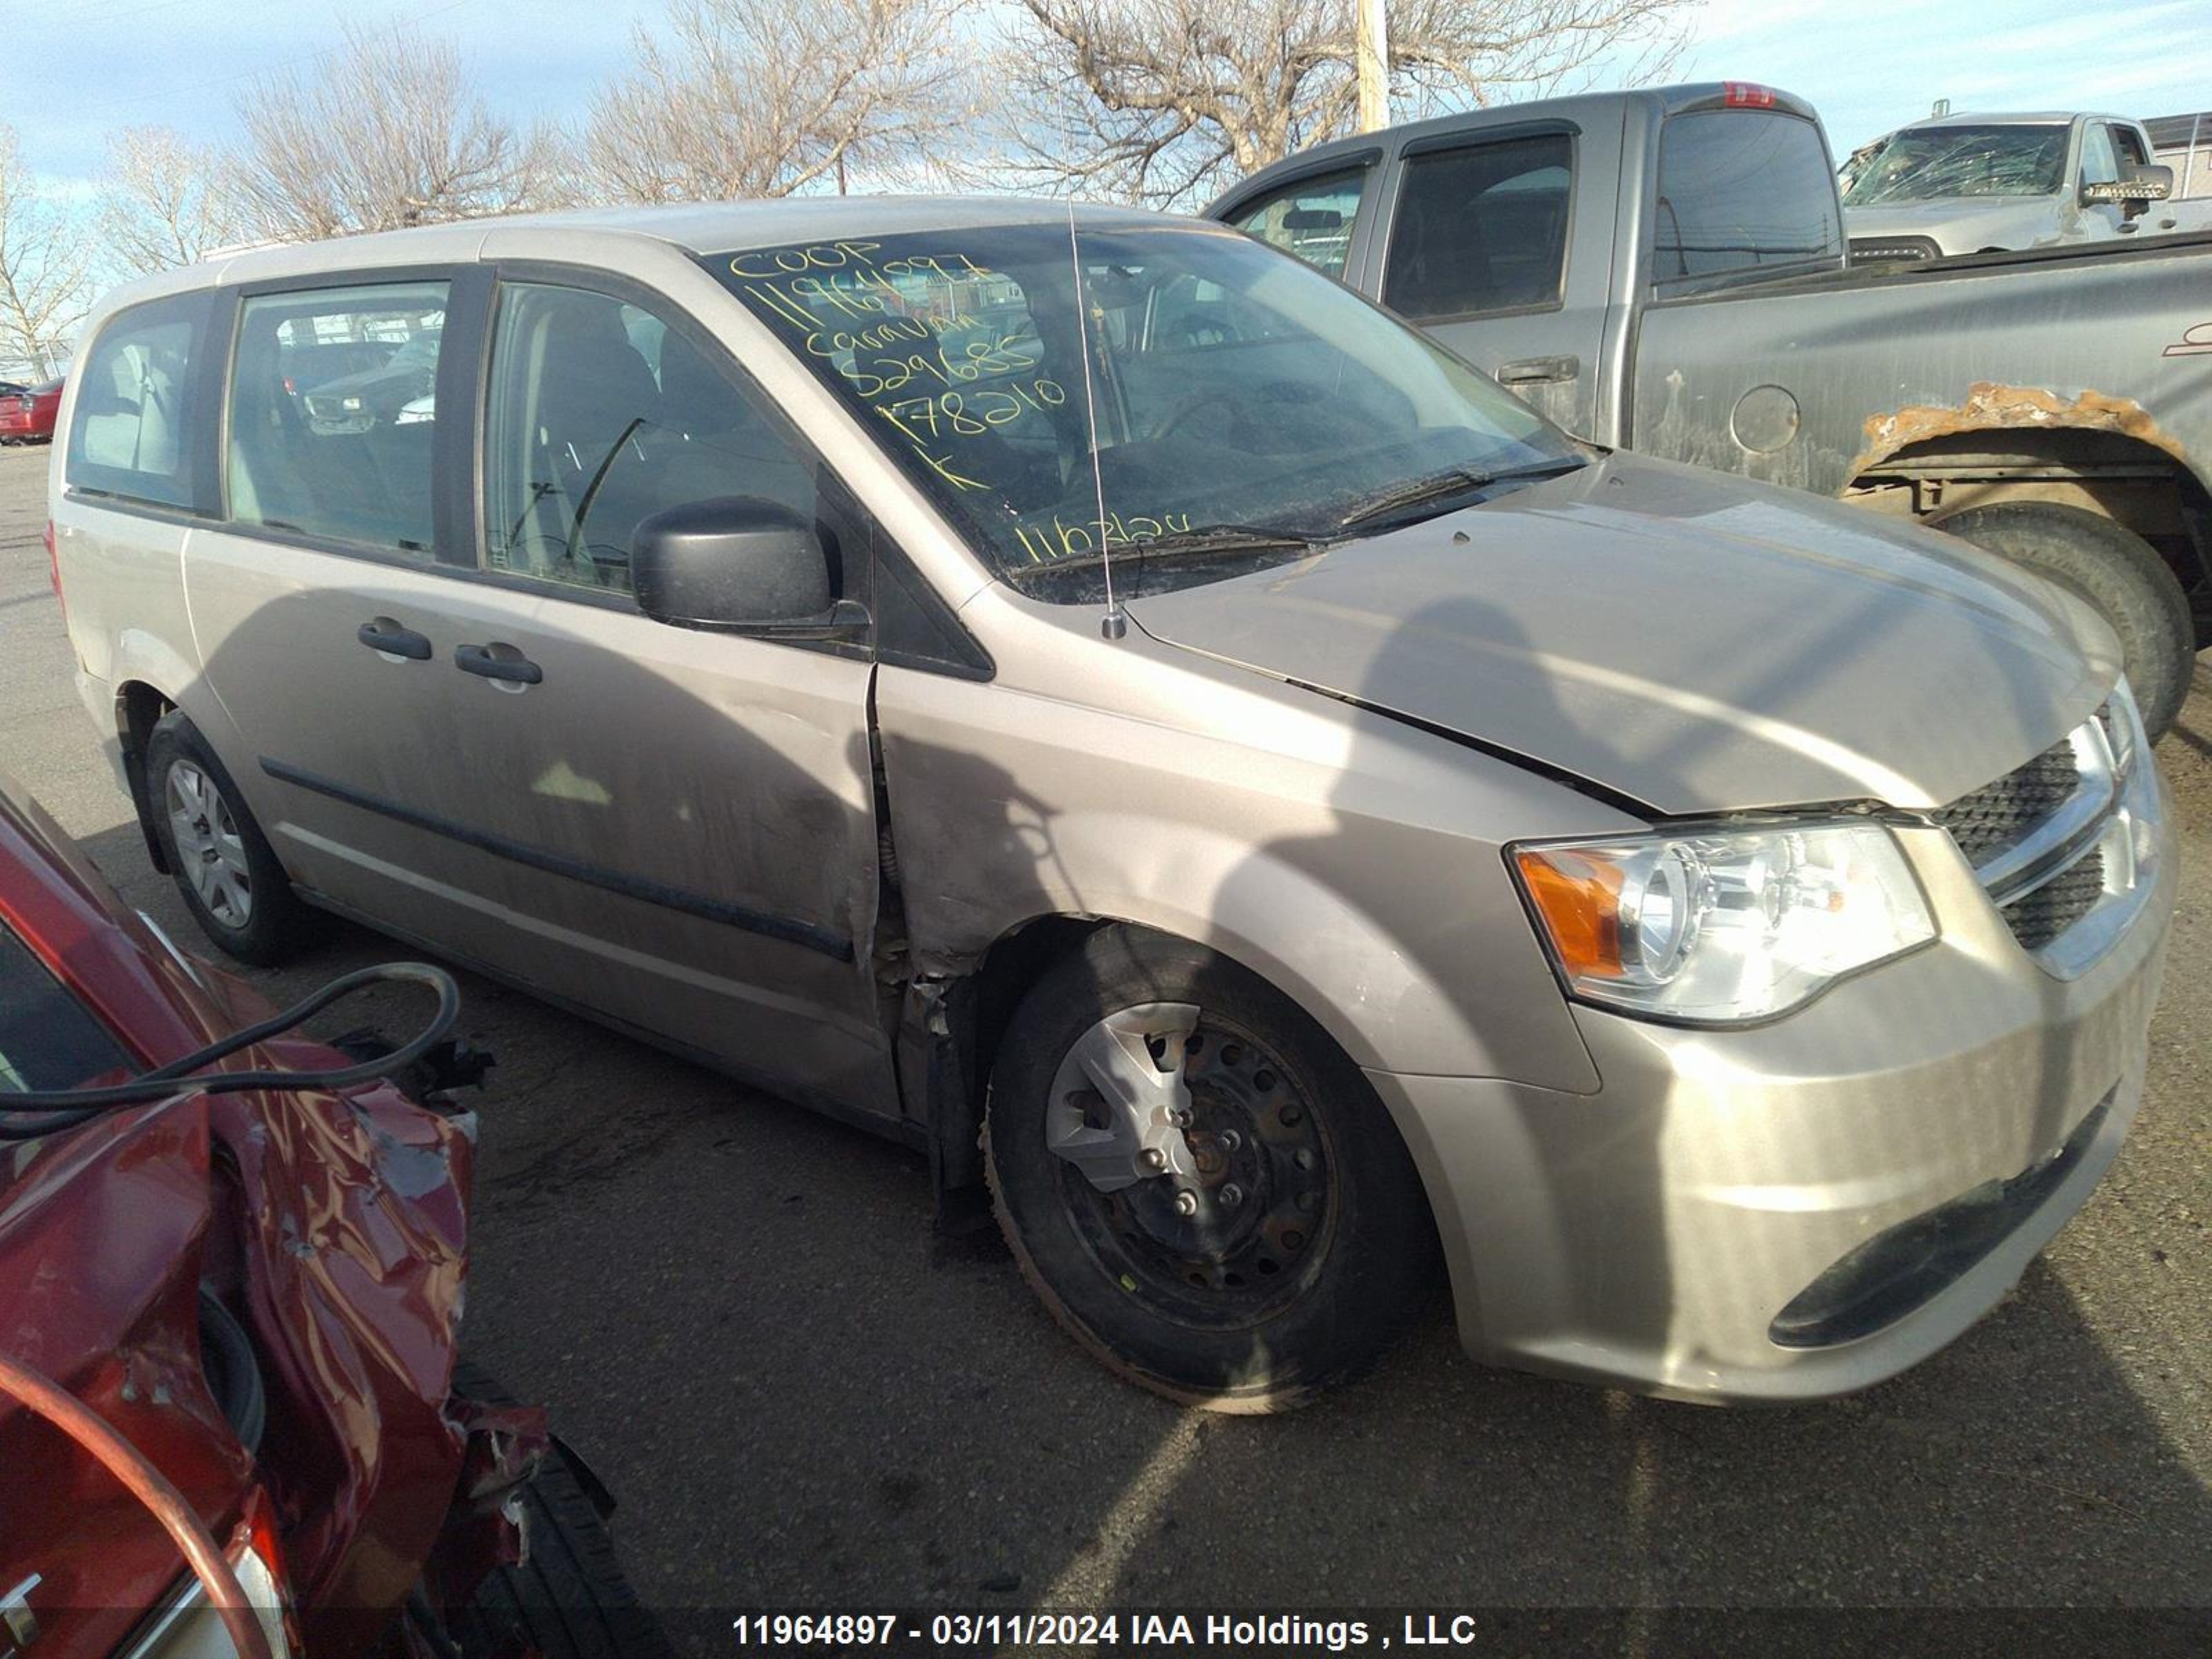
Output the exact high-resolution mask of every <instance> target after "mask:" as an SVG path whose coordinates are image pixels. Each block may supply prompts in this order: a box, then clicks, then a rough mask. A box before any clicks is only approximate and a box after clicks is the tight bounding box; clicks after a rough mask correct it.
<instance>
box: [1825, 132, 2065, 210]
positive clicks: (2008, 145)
mask: <svg viewBox="0 0 2212 1659" xmlns="http://www.w3.org/2000/svg"><path fill="white" fill-rule="evenodd" d="M2065 177H2066V129H2065V128H2064V127H2063V126H2060V125H2055V124H2053V125H2035V126H2014V125H2005V124H2002V123H1981V122H1976V123H1972V124H1969V125H1954V126H1941V127H1906V128H1905V130H1904V131H1901V132H1894V133H1892V134H1891V135H1890V136H1889V137H1887V138H1886V139H1884V140H1883V141H1882V142H1881V143H1880V144H1878V145H1876V146H1875V149H1874V150H1873V153H1872V154H1870V155H1868V156H1867V157H1866V159H1865V161H1863V162H1862V163H1861V164H1860V165H1859V167H1858V169H1857V172H1855V173H1853V174H1852V175H1851V187H1850V189H1849V190H1848V191H1844V206H1845V207H1850V208H1863V207H1887V206H1889V205H1890V204H1893V203H1898V202H1938V201H1943V200H1946V199H1948V198H1949V197H1959V196H2049V195H2051V193H2052V192H2053V191H2057V189H2058V187H2059V185H2061V184H2062V183H2063V181H2064V179H2065Z"/></svg>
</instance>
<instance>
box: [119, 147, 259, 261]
mask: <svg viewBox="0 0 2212 1659" xmlns="http://www.w3.org/2000/svg"><path fill="white" fill-rule="evenodd" d="M229 166H230V164H229V162H228V161H227V160H226V159H225V158H223V157H222V156H221V155H218V154H216V151H215V150H213V149H210V148H209V147H207V146H205V145H202V144H195V143H191V141H190V140H188V139H186V138H185V137H184V136H183V135H182V134H181V133H179V132H177V131H175V130H174V129H173V128H170V127H150V126H139V127H124V128H122V129H120V130H119V131H116V132H114V133H112V134H110V135H109V137H108V140H107V171H106V178H105V179H104V180H103V188H102V191H101V194H100V252H101V254H102V257H103V258H105V259H106V260H107V261H108V262H109V263H110V264H112V265H113V266H114V267H115V268H116V269H118V270H120V271H123V272H125V273H127V274H128V275H131V276H142V275H143V274H145V273H146V272H149V271H155V270H168V269H169V268H170V267H172V266H173V265H189V264H194V263H196V262H197V261H198V260H201V259H204V258H206V257H207V256H208V255H209V254H210V253H211V252H214V251H215V250H216V249H217V248H219V247H222V246H227V245H228V244H230V243H233V242H236V241H239V240H241V239H242V237H243V235H244V230H243V227H242V226H241V224H240V220H239V216H238V200H237V193H236V191H235V190H234V187H233V186H232V183H231V180H230V179H229V176H228V169H229Z"/></svg>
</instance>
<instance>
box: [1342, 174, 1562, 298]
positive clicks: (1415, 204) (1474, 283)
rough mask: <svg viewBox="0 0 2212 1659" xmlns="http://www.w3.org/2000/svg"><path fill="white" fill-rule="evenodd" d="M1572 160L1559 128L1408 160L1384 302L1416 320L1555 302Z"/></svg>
mask: <svg viewBox="0 0 2212 1659" xmlns="http://www.w3.org/2000/svg"><path fill="white" fill-rule="evenodd" d="M1573 167H1574V141H1573V139H1572V138H1571V137H1569V136H1568V135H1567V134H1565V133H1564V132H1547V133H1538V134H1534V135H1531V136H1528V137H1519V138H1507V139H1503V140H1500V141H1499V142H1498V143H1488V144H1471V145H1469V146H1468V147H1467V148H1465V149H1450V150H1444V151H1441V152H1434V153H1431V154H1427V155H1415V156H1412V157H1409V158H1408V159H1407V162H1406V177H1405V182H1404V183H1403V184H1402V185H1401V186H1400V187H1399V197H1398V211H1397V216H1396V219H1395V222H1394V223H1393V224H1392V226H1391V228H1390V254H1389V264H1388V266H1387V267H1386V269H1387V271H1388V275H1387V276H1385V278H1384V281H1383V304H1384V305H1386V306H1388V307H1390V309H1392V310H1393V311H1395V312H1397V313H1399V314H1400V315H1401V316H1404V317H1408V318H1411V319H1413V320H1415V321H1417V322H1429V321H1434V320H1436V319H1439V318H1443V317H1453V316H1462V317H1463V316H1474V315H1477V314H1480V313H1490V312H1504V311H1518V310H1526V309H1530V308H1534V307H1542V306H1555V305H1557V304H1559V294H1560V289H1561V286H1562V284H1563V283H1565V280H1566V271H1567V220H1568V209H1569V204H1570V198H1571V185H1572V182H1573Z"/></svg>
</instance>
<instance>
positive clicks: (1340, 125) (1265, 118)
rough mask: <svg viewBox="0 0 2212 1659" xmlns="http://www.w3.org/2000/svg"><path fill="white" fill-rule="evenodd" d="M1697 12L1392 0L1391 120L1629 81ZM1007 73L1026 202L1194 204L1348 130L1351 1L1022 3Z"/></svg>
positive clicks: (1663, 5)
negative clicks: (1605, 80)
mask: <svg viewBox="0 0 2212 1659" xmlns="http://www.w3.org/2000/svg"><path fill="white" fill-rule="evenodd" d="M1694 3H1695V0H1389V4H1388V15H1389V73H1390V90H1391V103H1392V113H1393V115H1394V116H1395V117H1397V118H1415V117H1418V116H1421V115H1425V114H1430V113H1433V112H1437V111H1438V110H1440V109H1443V108H1446V107H1450V106H1465V105H1473V106H1482V105H1487V104H1492V103H1497V102H1500V101H1504V100H1511V99H1516V98H1528V97H1541V96H1542V95H1544V94H1547V93H1550V92H1553V91H1555V90H1558V89H1560V88H1563V87H1565V86H1569V85H1572V84H1575V83H1576V82H1577V80H1578V79H1579V78H1582V77H1586V76H1588V75H1589V74H1590V73H1591V72H1593V71H1594V70H1595V68H1596V66H1597V63H1598V60H1599V59H1600V58H1609V59H1610V60H1611V61H1613V63H1614V64H1616V65H1617V66H1618V67H1617V70H1616V73H1617V74H1618V75H1619V76H1620V78H1621V79H1623V80H1626V81H1630V82H1633V81H1636V80H1641V79H1649V78H1651V77H1655V76H1659V75H1661V74H1662V73H1664V71H1665V70H1666V69H1667V68H1668V65H1669V64H1672V62H1673V61H1674V58H1675V57H1676V56H1677V55H1678V54H1679V52H1680V50H1681V46H1682V43H1683V24H1684V21H1685V14H1686V9H1687V7H1688V6H1690V5H1692V4H1694ZM1016 17H1017V21H1016V25H1015V27H1014V29H1013V32H1012V33H1011V35H1010V36H1009V38H1008V39H1007V40H1006V41H1005V43H1004V44H1003V46H1002V47H1001V50H1000V52H999V54H998V56H999V59H1000V63H1001V64H1002V65H1003V78H1004V81H1005V83H1006V84H1007V85H1008V86H1010V87H1012V88H1014V89H1015V93H1016V95H1015V96H1014V97H1012V98H1011V99H1010V100H1008V107H1009V108H1010V110H1012V112H1013V113H1012V116H1011V117H1010V119H1009V123H1008V130H1007V132H1006V136H1005V138H1004V141H1003V144H1004V149H1005V152H1006V155H1005V161H1004V167H1005V169H1006V171H1007V172H1008V173H1011V174H1012V176H1013V177H1014V178H1016V179H1018V180H1019V181H1020V182H1022V183H1024V184H1025V185H1029V186H1030V187H1042V188H1046V189H1057V190H1077V191H1085V192H1086V193H1091V194H1097V195H1105V196H1113V197H1121V198H1123V199H1127V200H1130V201H1146V202H1152V203H1155V204H1160V205H1180V204H1191V203H1194V202H1195V201H1197V200H1200V199H1203V197H1206V196H1207V195H1211V194H1212V192H1213V191H1217V190H1218V189H1220V188H1222V187H1224V186H1225V185H1229V184H1231V183H1233V182H1234V181H1235V180H1236V179H1239V178H1241V177H1243V175H1244V174H1246V173H1250V172H1252V171H1253V170H1255V168H1258V167H1264V166H1265V165H1266V164H1267V163H1268V162H1270V161H1277V160H1279V159H1280V158H1281V157H1283V156H1285V155H1289V154H1291V152H1292V151H1293V150H1297V149H1304V147H1305V146H1307V145H1309V144H1313V143H1320V142H1321V141H1322V140H1323V139H1326V138H1333V137H1337V136H1339V135H1340V134H1342V133H1346V132H1349V131H1352V126H1353V123H1354V120H1355V118H1356V117H1357V114H1358V100H1359V94H1358V79H1357V76H1356V74H1355V72H1354V65H1355V46H1354V40H1353V8H1352V5H1351V4H1350V3H1348V0H1021V10H1020V12H1019V13H1018V14H1017V15H1016Z"/></svg>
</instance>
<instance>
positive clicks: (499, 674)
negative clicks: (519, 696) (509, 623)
mask: <svg viewBox="0 0 2212 1659" xmlns="http://www.w3.org/2000/svg"><path fill="white" fill-rule="evenodd" d="M500 653H505V654H503V655H502V654H500ZM453 666H454V667H456V668H458V669H459V670H460V671H461V672H463V673H464V674H480V675H482V676H483V678H485V679H488V680H497V681H498V682H500V683H501V684H502V685H514V686H522V685H536V684H538V682H540V681H541V680H543V679H544V678H545V671H544V669H542V668H540V667H539V666H538V665H537V664H536V663H534V662H532V661H531V660H530V659H529V658H527V657H526V656H524V655H523V654H522V653H520V651H517V650H516V649H515V648H514V647H513V646H511V645H501V644H498V643H496V642H495V643H493V644H491V645H457V646H455V647H453Z"/></svg>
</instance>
